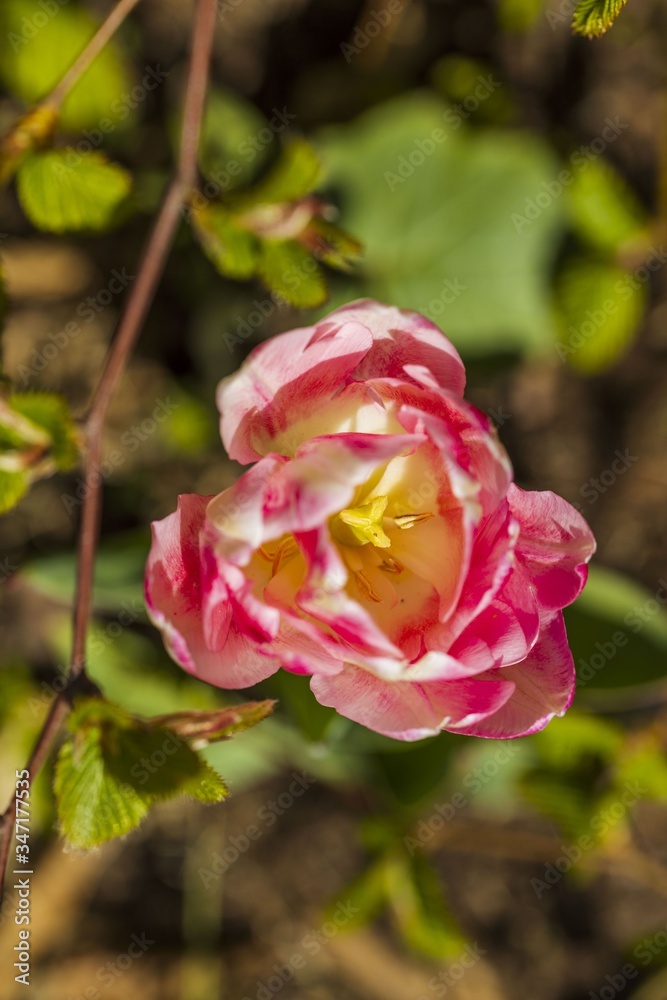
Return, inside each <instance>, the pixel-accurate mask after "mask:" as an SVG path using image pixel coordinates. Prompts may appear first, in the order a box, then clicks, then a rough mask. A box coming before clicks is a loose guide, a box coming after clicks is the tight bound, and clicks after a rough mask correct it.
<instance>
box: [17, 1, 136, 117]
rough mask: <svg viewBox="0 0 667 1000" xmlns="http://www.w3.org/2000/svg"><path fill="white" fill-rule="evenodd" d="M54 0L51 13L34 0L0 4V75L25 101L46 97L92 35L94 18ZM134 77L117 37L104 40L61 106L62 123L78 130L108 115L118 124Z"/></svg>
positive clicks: (126, 111) (127, 110)
mask: <svg viewBox="0 0 667 1000" xmlns="http://www.w3.org/2000/svg"><path fill="white" fill-rule="evenodd" d="M55 2H56V3H58V4H59V5H58V7H57V13H56V14H55V15H54V16H51V17H49V16H48V13H47V12H46V11H45V9H44V8H45V7H46V4H40V3H39V2H37V0H3V2H2V4H0V29H1V30H0V74H1V75H2V78H3V80H4V81H5V83H6V84H7V87H8V89H9V90H10V91H11V92H12V93H14V94H17V95H18V96H19V97H20V98H22V100H24V101H25V102H26V103H27V104H31V103H34V102H36V101H38V100H40V99H41V98H43V97H45V96H46V95H47V94H48V93H49V92H50V91H51V90H52V89H53V87H54V86H55V85H56V84H57V83H58V81H59V80H60V79H61V78H62V76H63V75H64V73H65V72H66V70H67V69H69V67H70V66H71V64H72V63H73V61H74V59H75V58H76V57H77V56H78V55H79V54H80V53H81V52H82V51H83V49H84V48H85V46H86V45H87V43H88V42H89V41H90V39H91V38H92V37H93V35H94V34H95V31H96V30H97V27H98V23H97V22H96V21H95V20H94V19H93V18H91V17H90V16H89V15H88V14H87V13H86V12H85V11H84V10H82V9H81V7H78V6H76V7H75V6H74V4H72V3H70V4H68V5H67V6H66V5H64V4H62V3H60V2H59V0H55ZM132 82H133V81H132V78H131V75H130V73H129V71H128V68H127V65H126V62H125V60H124V58H123V56H122V54H121V50H120V48H119V47H118V45H117V44H116V42H115V41H111V42H110V43H108V44H107V45H105V47H104V49H103V51H102V52H101V53H100V55H99V56H98V57H97V58H96V59H95V61H94V62H93V64H92V65H91V66H90V68H89V69H88V70H86V72H85V73H84V74H83V76H82V77H81V79H80V80H79V81H78V82H77V83H76V84H75V86H74V87H73V89H72V91H71V93H70V94H69V96H68V97H67V98H66V99H65V101H64V103H63V107H62V114H61V120H62V123H63V125H65V126H66V127H67V128H70V129H72V130H79V129H82V128H84V127H85V126H87V125H97V124H98V123H99V122H100V120H101V119H107V120H110V121H111V122H112V123H113V125H114V127H116V128H122V127H123V126H124V124H125V122H126V120H127V119H129V118H130V115H131V109H130V107H129V105H128V104H127V102H125V101H124V100H123V98H124V96H125V95H126V93H127V92H128V91H130V90H131V89H132Z"/></svg>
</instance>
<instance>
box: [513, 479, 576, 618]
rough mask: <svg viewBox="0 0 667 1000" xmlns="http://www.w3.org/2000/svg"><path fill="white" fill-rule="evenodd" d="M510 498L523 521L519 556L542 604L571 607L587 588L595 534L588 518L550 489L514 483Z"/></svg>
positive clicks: (516, 515)
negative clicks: (528, 488)
mask: <svg viewBox="0 0 667 1000" xmlns="http://www.w3.org/2000/svg"><path fill="white" fill-rule="evenodd" d="M508 500H509V504H510V510H511V511H512V514H513V515H514V517H515V518H516V519H517V521H518V522H519V540H518V543H517V549H516V552H517V558H518V559H519V560H520V562H521V563H522V564H523V566H524V567H525V569H526V572H527V574H528V576H529V578H530V580H531V581H532V583H533V585H534V586H535V589H536V591H537V596H538V600H539V602H540V605H541V606H542V607H543V608H545V609H550V610H558V609H560V608H564V607H567V605H568V604H571V603H572V601H574V600H575V599H576V598H577V597H578V596H579V594H580V593H581V591H582V590H583V588H584V584H585V583H586V577H587V575H588V569H587V565H586V564H587V563H588V560H589V559H590V558H591V556H592V555H593V553H594V552H595V539H594V538H593V534H592V532H591V530H590V528H589V527H588V525H587V524H586V521H585V520H584V518H583V517H582V516H581V514H579V513H578V511H576V510H575V509H574V507H572V506H570V504H569V503H567V502H566V501H565V500H563V499H562V498H561V497H559V496H556V494H555V493H551V492H549V491H546V492H543V493H538V492H530V493H529V492H526V491H525V490H522V489H520V488H519V487H518V486H515V485H514V484H513V485H512V486H511V487H510V490H509V493H508Z"/></svg>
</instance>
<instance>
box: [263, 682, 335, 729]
mask: <svg viewBox="0 0 667 1000" xmlns="http://www.w3.org/2000/svg"><path fill="white" fill-rule="evenodd" d="M269 683H270V685H271V691H272V693H275V694H276V697H277V698H279V700H280V704H281V706H282V707H283V708H284V709H286V710H287V712H288V713H289V715H290V717H291V722H292V725H295V726H296V728H298V730H299V731H300V732H301V734H302V735H303V736H304V737H305V739H307V740H309V741H310V742H313V743H317V742H319V741H320V740H322V738H323V737H324V735H325V733H326V731H327V729H328V728H329V725H330V724H331V722H332V721H333V719H334V718H335V717H336V712H335V711H334V709H332V708H328V707H327V706H326V705H320V703H319V702H318V701H317V699H316V698H315V695H314V694H313V692H312V691H311V689H310V678H309V677H301V676H299V675H298V674H291V673H288V671H286V670H279V671H278V673H277V674H275V676H274V677H273V678H272V680H271V681H270V682H269Z"/></svg>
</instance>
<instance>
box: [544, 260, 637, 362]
mask: <svg viewBox="0 0 667 1000" xmlns="http://www.w3.org/2000/svg"><path fill="white" fill-rule="evenodd" d="M647 292H648V289H647V286H646V284H639V283H638V282H636V281H634V280H633V279H632V278H631V276H629V275H628V273H627V271H625V270H623V269H622V268H620V267H618V266H617V265H616V264H614V263H613V262H611V261H605V260H596V259H592V258H584V257H574V258H571V259H570V260H569V261H567V263H566V264H565V265H564V266H563V268H562V270H561V273H560V275H559V277H558V280H557V282H556V289H555V306H556V315H557V321H558V338H559V341H560V344H561V347H560V348H559V356H560V357H561V358H564V359H566V360H567V361H568V363H569V364H570V365H572V367H573V368H576V369H578V370H579V371H581V372H584V373H586V374H595V373H596V372H599V371H602V370H603V369H605V368H608V367H609V366H610V365H611V364H613V363H614V362H616V361H617V360H618V359H619V358H620V357H622V355H623V354H624V352H625V351H626V350H627V349H628V347H629V346H630V345H631V343H632V341H633V340H634V337H635V334H636V332H637V328H638V325H639V322H640V320H641V317H642V315H643V312H644V307H645V304H646V299H647Z"/></svg>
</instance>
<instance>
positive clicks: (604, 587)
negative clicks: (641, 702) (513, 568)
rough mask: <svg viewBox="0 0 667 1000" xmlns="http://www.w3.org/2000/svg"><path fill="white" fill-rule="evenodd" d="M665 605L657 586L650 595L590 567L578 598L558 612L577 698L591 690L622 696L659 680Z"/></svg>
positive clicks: (666, 666) (665, 671)
mask: <svg viewBox="0 0 667 1000" xmlns="http://www.w3.org/2000/svg"><path fill="white" fill-rule="evenodd" d="M666 600H667V588H665V587H664V586H663V585H662V584H660V586H659V587H658V589H657V590H656V591H655V592H654V593H651V591H649V590H648V589H647V588H645V587H642V586H641V585H640V584H638V583H636V582H635V581H634V580H631V579H630V578H628V577H626V576H623V574H621V573H615V572H613V571H612V570H609V569H604V568H602V567H600V566H591V567H590V570H589V577H588V584H587V585H586V588H585V590H584V592H583V593H582V595H581V597H579V598H578V600H577V601H576V602H575V604H573V605H572V606H571V607H569V608H566V609H565V612H564V615H565V621H566V624H567V632H568V640H569V644H570V647H571V649H572V652H573V655H574V660H575V663H576V666H577V675H578V681H577V697H578V698H581V697H582V696H584V693H585V692H586V693H587V692H588V690H589V689H591V688H595V689H626V691H627V689H629V688H632V687H636V686H637V685H642V684H649V683H653V682H655V681H658V680H664V678H665V676H666V675H667V655H666V654H667V613H666V612H665V601H666ZM591 693H592V692H591ZM619 694H620V695H621V696H623V691H619Z"/></svg>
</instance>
